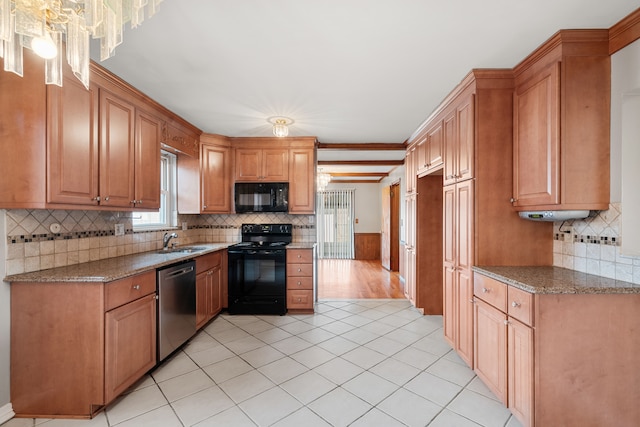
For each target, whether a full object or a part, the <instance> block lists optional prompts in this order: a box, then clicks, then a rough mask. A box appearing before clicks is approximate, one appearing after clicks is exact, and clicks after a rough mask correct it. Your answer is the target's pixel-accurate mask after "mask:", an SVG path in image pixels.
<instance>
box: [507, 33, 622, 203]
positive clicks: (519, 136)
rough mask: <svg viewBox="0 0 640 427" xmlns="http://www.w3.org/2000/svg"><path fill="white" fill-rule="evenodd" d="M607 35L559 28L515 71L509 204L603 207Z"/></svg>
mask: <svg viewBox="0 0 640 427" xmlns="http://www.w3.org/2000/svg"><path fill="white" fill-rule="evenodd" d="M610 74H611V70H610V58H609V53H608V32H607V30H566V31H560V32H558V33H557V34H556V35H554V36H553V37H552V38H551V39H549V40H548V41H547V42H546V43H544V44H543V45H542V46H540V47H539V48H538V49H537V50H535V51H534V52H533V53H532V54H531V55H530V56H528V57H527V58H526V59H525V60H524V61H522V62H521V63H520V64H518V65H517V66H516V67H515V68H514V75H515V95H514V106H513V110H514V115H513V122H514V137H513V147H514V152H513V168H514V169H513V206H514V207H516V209H517V210H532V209H594V210H599V209H608V207H609V149H610V147H609V145H610V144H609V121H610V96H611V93H610V79H611V76H610Z"/></svg>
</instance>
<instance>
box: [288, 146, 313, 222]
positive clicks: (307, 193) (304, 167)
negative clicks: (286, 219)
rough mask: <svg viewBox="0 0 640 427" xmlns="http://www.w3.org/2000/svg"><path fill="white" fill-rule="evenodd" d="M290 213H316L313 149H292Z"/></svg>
mask: <svg viewBox="0 0 640 427" xmlns="http://www.w3.org/2000/svg"><path fill="white" fill-rule="evenodd" d="M290 157H291V165H290V167H291V171H290V174H289V176H290V178H291V179H290V182H289V213H295V214H314V213H315V210H316V186H315V176H316V174H315V170H316V168H315V163H316V161H315V155H314V150H313V149H299V150H298V149H291V152H290Z"/></svg>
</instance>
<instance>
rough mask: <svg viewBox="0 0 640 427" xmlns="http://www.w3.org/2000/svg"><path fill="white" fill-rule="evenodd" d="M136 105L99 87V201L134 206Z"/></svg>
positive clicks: (113, 204)
mask: <svg viewBox="0 0 640 427" xmlns="http://www.w3.org/2000/svg"><path fill="white" fill-rule="evenodd" d="M134 122H135V108H134V106H133V105H132V104H130V103H128V102H126V101H124V100H122V99H120V98H118V97H117V96H115V95H113V94H111V93H110V92H108V91H106V90H104V89H100V204H101V205H103V206H117V207H131V206H132V204H131V202H132V201H133V200H135V187H134V182H135V181H134V179H135V178H134V165H135V163H134V156H135V135H134Z"/></svg>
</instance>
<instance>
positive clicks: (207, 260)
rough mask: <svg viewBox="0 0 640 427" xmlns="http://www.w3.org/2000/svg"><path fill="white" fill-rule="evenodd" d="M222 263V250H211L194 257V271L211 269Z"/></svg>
mask: <svg viewBox="0 0 640 427" xmlns="http://www.w3.org/2000/svg"><path fill="white" fill-rule="evenodd" d="M221 263H222V251H218V252H213V253H210V254H206V255H202V256H199V257H198V258H196V273H202V272H203V271H207V270H211V269H212V268H213V267H216V266H218V265H220V264H221Z"/></svg>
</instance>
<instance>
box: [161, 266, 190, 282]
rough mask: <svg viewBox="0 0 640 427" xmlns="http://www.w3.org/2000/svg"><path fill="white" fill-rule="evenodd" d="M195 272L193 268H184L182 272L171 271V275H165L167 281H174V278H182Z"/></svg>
mask: <svg viewBox="0 0 640 427" xmlns="http://www.w3.org/2000/svg"><path fill="white" fill-rule="evenodd" d="M192 271H193V266H192V265H190V266H189V267H185V268H182V269H180V270H175V271H171V272H169V273H165V274H164V278H165V279H173V278H174V277H178V276H182V275H184V274H188V273H191V272H192Z"/></svg>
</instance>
